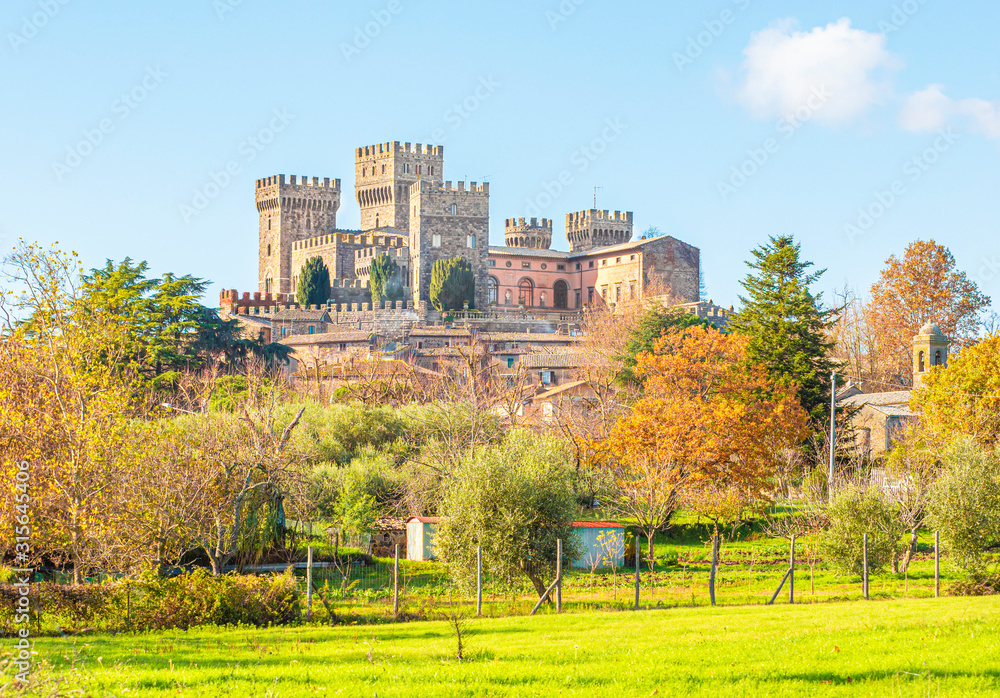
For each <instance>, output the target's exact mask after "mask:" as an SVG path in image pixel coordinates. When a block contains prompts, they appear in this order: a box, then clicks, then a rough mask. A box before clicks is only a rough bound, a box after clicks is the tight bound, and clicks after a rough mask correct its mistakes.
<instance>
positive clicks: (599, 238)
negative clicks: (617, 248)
mask: <svg viewBox="0 0 1000 698" xmlns="http://www.w3.org/2000/svg"><path fill="white" fill-rule="evenodd" d="M632 232H633V231H632V212H631V211H628V212H624V213H623V212H621V211H615V212H614V213H612V212H611V211H598V210H596V209H590V210H589V211H579V212H577V213H567V214H566V238H567V239H568V240H569V250H570V252H586V251H587V250H592V249H594V248H595V247H608V246H609V245H618V244H621V243H623V242H628V241H629V240H631V239H632Z"/></svg>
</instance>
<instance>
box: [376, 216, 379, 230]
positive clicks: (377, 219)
mask: <svg viewBox="0 0 1000 698" xmlns="http://www.w3.org/2000/svg"><path fill="white" fill-rule="evenodd" d="M378 221H379V218H378V214H377V213H376V214H375V227H376V228H378V227H379V224H378Z"/></svg>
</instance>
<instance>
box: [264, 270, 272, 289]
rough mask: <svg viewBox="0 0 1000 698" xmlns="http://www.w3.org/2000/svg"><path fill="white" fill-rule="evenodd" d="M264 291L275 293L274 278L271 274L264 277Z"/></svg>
mask: <svg viewBox="0 0 1000 698" xmlns="http://www.w3.org/2000/svg"><path fill="white" fill-rule="evenodd" d="M264 293H274V279H272V278H271V275H270V274H268V275H267V277H265V279H264Z"/></svg>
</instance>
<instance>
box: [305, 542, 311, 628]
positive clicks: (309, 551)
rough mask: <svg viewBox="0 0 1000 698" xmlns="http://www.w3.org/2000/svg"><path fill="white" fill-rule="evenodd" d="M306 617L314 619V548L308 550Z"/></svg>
mask: <svg viewBox="0 0 1000 698" xmlns="http://www.w3.org/2000/svg"><path fill="white" fill-rule="evenodd" d="M306 619H308V620H310V621H311V620H312V619H313V549H312V546H311V545H310V546H309V548H308V550H307V552H306Z"/></svg>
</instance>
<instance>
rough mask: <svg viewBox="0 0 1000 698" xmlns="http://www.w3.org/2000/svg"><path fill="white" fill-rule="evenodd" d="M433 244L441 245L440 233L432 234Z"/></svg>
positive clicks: (435, 245) (434, 245) (433, 245)
mask: <svg viewBox="0 0 1000 698" xmlns="http://www.w3.org/2000/svg"><path fill="white" fill-rule="evenodd" d="M431 246H432V247H441V236H440V235H432V236H431Z"/></svg>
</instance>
